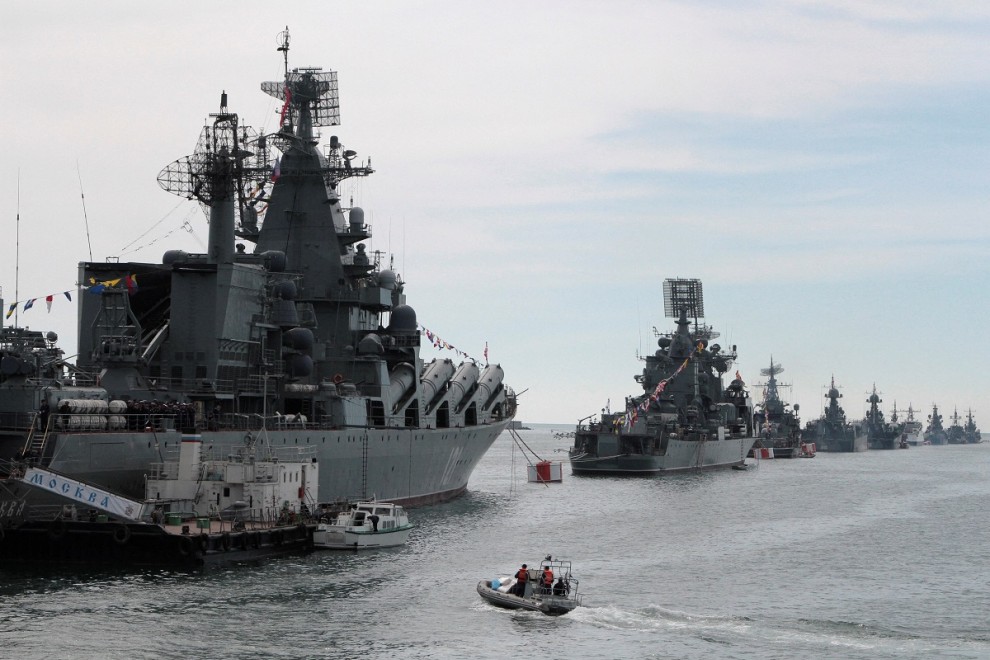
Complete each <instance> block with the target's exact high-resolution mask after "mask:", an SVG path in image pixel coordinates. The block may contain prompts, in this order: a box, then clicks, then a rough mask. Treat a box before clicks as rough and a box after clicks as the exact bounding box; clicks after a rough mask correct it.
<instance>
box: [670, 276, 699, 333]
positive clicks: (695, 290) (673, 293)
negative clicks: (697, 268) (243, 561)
mask: <svg viewBox="0 0 990 660" xmlns="http://www.w3.org/2000/svg"><path fill="white" fill-rule="evenodd" d="M663 311H664V314H665V315H666V316H667V317H668V318H677V317H678V316H680V315H681V312H682V311H683V312H684V313H685V315H686V316H688V317H692V318H694V320H695V324H697V321H698V319H699V318H704V316H705V298H704V295H703V294H702V291H701V280H698V279H692V280H684V279H672V278H668V279H665V280H664V281H663Z"/></svg>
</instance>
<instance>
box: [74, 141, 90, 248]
mask: <svg viewBox="0 0 990 660" xmlns="http://www.w3.org/2000/svg"><path fill="white" fill-rule="evenodd" d="M76 176H77V177H79V198H80V199H82V207H83V220H85V221H86V245H88V246H89V260H90V261H92V260H93V242H92V241H91V240H90V239H89V216H88V215H87V214H86V193H85V192H84V191H83V185H82V173H81V172H80V171H79V161H78V160H77V161H76Z"/></svg>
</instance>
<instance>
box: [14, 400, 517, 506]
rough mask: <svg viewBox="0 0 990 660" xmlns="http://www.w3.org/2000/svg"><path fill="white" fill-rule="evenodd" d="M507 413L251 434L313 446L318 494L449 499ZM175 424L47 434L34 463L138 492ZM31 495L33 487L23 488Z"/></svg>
mask: <svg viewBox="0 0 990 660" xmlns="http://www.w3.org/2000/svg"><path fill="white" fill-rule="evenodd" d="M508 422H509V420H508V419H506V420H503V421H500V422H499V423H496V424H486V425H479V426H472V427H462V428H440V429H397V428H392V429H377V428H376V429H351V430H339V429H335V430H327V429H282V430H269V431H266V432H254V434H253V437H257V439H258V441H260V442H264V440H265V436H266V435H267V442H268V444H270V445H271V447H272V448H273V449H274V450H276V451H277V450H278V449H279V448H283V447H285V448H308V447H312V448H314V450H315V458H316V460H317V461H319V464H320V484H319V491H318V492H316V493H311V494H310V496H311V497H314V498H317V499H319V500H320V501H333V500H341V499H347V500H355V499H369V498H377V499H379V500H387V501H390V502H394V503H396V504H401V505H403V506H407V507H412V506H423V505H428V504H434V503H437V502H443V501H446V500H449V499H453V498H456V497H457V496H459V495H461V494H462V493H463V492H464V491H465V490H466V489H467V483H468V479H469V478H470V476H471V472H472V471H473V470H474V468H475V466H477V464H478V462H479V461H480V460H481V458H482V457H483V456H484V454H485V452H487V451H488V449H489V448H490V447H491V445H492V444H493V443H494V442H495V439H496V438H497V437H498V436H499V434H500V433H501V432H502V431H503V430H504V428H505V426H506V425H507V424H508ZM200 437H201V438H202V446H203V447H204V451H211V452H213V453H219V454H220V455H223V454H225V453H227V452H228V451H230V450H234V449H237V448H241V447H243V446H244V445H245V441H246V440H247V439H249V435H248V434H247V432H245V431H203V432H202V433H201V435H200ZM181 438H182V435H181V434H180V433H179V432H177V431H166V432H151V431H148V432H123V433H62V434H58V435H53V436H51V437H49V440H48V444H47V451H46V455H47V456H50V457H51V458H43V460H42V462H43V463H44V464H45V465H47V467H49V468H50V469H52V470H55V471H58V472H61V473H63V474H66V475H68V476H71V477H73V478H75V479H78V480H80V481H87V482H91V483H94V484H96V485H99V486H102V487H104V488H107V489H109V490H113V491H116V492H119V493H121V494H124V495H129V496H131V497H138V498H143V497H145V492H144V488H145V487H144V483H145V476H146V475H147V474H148V473H149V470H150V467H151V465H152V464H153V463H160V462H162V460H163V457H164V456H165V455H166V454H169V453H172V452H173V451H177V450H178V447H179V445H180V443H181ZM29 496H30V498H31V499H32V501H34V500H35V499H36V497H35V494H34V493H30V494H29Z"/></svg>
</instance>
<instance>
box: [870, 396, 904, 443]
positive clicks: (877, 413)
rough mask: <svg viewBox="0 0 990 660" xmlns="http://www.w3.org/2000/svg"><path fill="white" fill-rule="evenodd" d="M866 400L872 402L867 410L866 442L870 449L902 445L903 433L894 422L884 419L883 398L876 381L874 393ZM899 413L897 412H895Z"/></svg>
mask: <svg viewBox="0 0 990 660" xmlns="http://www.w3.org/2000/svg"><path fill="white" fill-rule="evenodd" d="M866 402H867V403H868V404H870V407H869V409H868V410H867V411H866V438H867V440H866V442H867V446H868V447H869V448H870V449H897V448H898V447H900V444H901V443H900V439H901V433H900V430H899V429H898V427H897V426H896V425H894V424H888V423H887V421H886V420H885V419H884V416H883V411H882V410H880V404H881V403H883V399H881V398H880V395H879V394H877V386H876V384H875V383H874V385H873V393H872V394H870V396H869V398H867V399H866ZM894 414H895V415H896V414H897V413H896V412H895V413H894Z"/></svg>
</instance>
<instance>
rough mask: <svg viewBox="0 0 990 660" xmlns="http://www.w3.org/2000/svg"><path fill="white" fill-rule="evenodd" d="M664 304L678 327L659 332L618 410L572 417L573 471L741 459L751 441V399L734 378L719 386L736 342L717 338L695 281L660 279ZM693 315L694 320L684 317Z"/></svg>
mask: <svg viewBox="0 0 990 660" xmlns="http://www.w3.org/2000/svg"><path fill="white" fill-rule="evenodd" d="M664 310H665V313H666V315H667V317H669V318H677V329H676V330H675V331H674V332H672V333H669V334H661V333H659V332H657V331H656V330H655V329H654V333H655V334H656V335H657V337H658V342H657V343H658V346H659V350H657V351H656V353H654V354H653V355H649V356H647V357H646V358H645V361H646V365H645V367H644V368H643V373H642V374H640V375H638V376H636V380H637V381H638V382H639V384H640V385H641V386H642V388H643V392H642V393H641V394H639V395H635V396H631V397H627V399H626V410H625V412H622V413H612V412H605V411H603V412H602V416H601V421H591V422H590V423H588V424H586V425H585V424H579V425H578V427H577V429H576V431H575V433H574V446H573V447H572V448H571V449H570V450H569V458H570V464H571V470H572V472H573V473H574V474H583V475H588V474H621V475H656V474H667V473H672V472H682V471H693V470H707V469H714V468H727V467H731V466H741V465H742V464H743V463H744V462H745V460H746V454H747V453H748V452H749V450H750V448H751V447H752V446H753V441H754V440H755V436H754V429H753V404H752V401H751V400H750V397H749V393H748V392H747V390H746V387H745V384H744V383H743V381H742V379H741V378H740V377H739V374H738V372H737V373H736V378H735V379H733V380H732V382H731V383H730V384H729V386H728V387H725V388H723V384H722V375H723V374H724V373H725V372H727V371H728V370H729V368H730V366H731V365H732V362H733V361H734V360H735V358H736V348H735V346H733V347H732V350H731V351H725V350H723V349H722V348H721V347H720V346H719V345H718V344H712V343H710V342H711V340H712V339H715V338H716V337H718V333H717V332H715V331H713V330H712V329H711V327H709V326H707V325H704V324H701V323H699V319H700V318H703V317H704V301H703V298H702V288H701V282H700V280H696V279H691V280H685V279H668V280H665V281H664ZM689 317H690V318H692V319H693V323H692V321H691V320H689Z"/></svg>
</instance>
